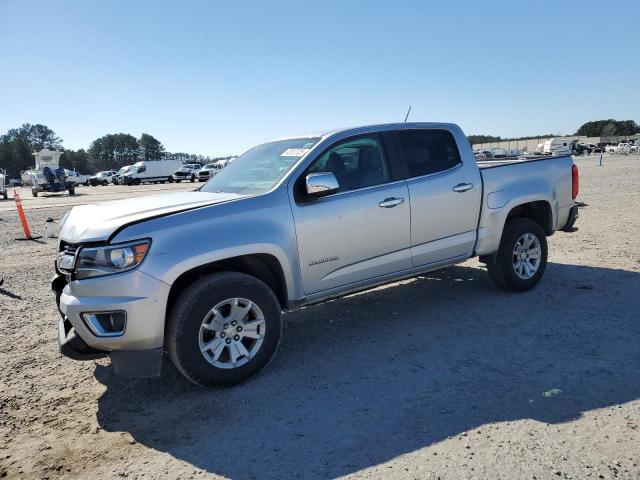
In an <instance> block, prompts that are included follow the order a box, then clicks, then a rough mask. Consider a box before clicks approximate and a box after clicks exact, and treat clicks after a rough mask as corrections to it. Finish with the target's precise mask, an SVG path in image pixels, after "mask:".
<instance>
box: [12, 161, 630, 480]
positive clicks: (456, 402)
mask: <svg viewBox="0 0 640 480" xmlns="http://www.w3.org/2000/svg"><path fill="white" fill-rule="evenodd" d="M577 163H578V165H579V166H580V169H581V170H580V173H581V193H580V196H579V200H580V201H582V202H584V203H585V204H586V205H585V206H584V207H583V208H581V210H580V219H579V223H578V226H579V227H580V228H579V230H578V231H577V232H575V233H573V234H565V233H557V234H555V235H554V236H552V237H551V238H550V239H549V243H550V247H549V249H550V257H549V262H550V263H549V265H548V269H547V272H546V274H545V276H544V279H543V280H542V282H541V284H540V285H539V286H538V287H537V288H535V289H534V290H532V291H530V292H527V293H524V294H507V293H505V292H502V291H500V290H498V289H497V288H495V287H494V286H493V285H492V284H491V283H490V281H489V280H488V278H487V275H486V272H485V271H484V269H483V268H481V266H480V264H478V263H477V262H476V261H468V262H466V263H464V264H461V265H459V266H456V267H454V268H450V269H447V270H442V271H439V272H435V273H432V274H429V275H425V276H423V277H419V278H416V279H413V280H408V281H403V282H399V283H395V284H392V285H389V286H386V287H381V288H378V289H375V290H374V291H368V292H364V293H360V294H357V295H352V296H350V297H348V298H344V299H340V300H335V301H332V302H329V303H325V304H323V305H317V306H313V307H308V308H304V309H301V310H299V311H296V312H292V313H288V314H286V315H285V332H284V337H283V341H282V344H281V348H280V352H279V354H278V356H277V357H276V359H275V360H274V362H272V363H271V365H270V366H269V367H268V368H267V369H266V370H265V371H264V372H263V373H262V374H261V375H259V376H257V377H256V378H255V379H253V380H251V381H249V382H247V383H245V384H243V385H240V386H237V387H234V388H230V389H224V390H202V389H199V388H196V387H193V386H191V385H190V384H188V383H187V382H186V381H185V380H183V379H182V378H181V377H180V376H179V375H178V374H177V373H176V372H175V370H174V369H173V367H172V366H171V365H170V364H168V363H166V364H165V365H164V368H163V375H162V377H160V378H157V379H151V380H132V379H127V378H123V377H120V376H118V375H117V374H115V373H114V372H113V370H112V369H111V367H110V366H109V362H108V361H102V360H101V361H98V362H83V363H80V362H73V361H71V360H68V359H65V358H61V357H60V356H59V354H58V350H57V338H56V335H57V333H56V324H57V317H58V314H57V312H56V309H55V306H54V301H53V296H52V294H51V292H50V291H49V286H48V280H49V279H50V276H51V275H52V273H53V272H52V263H53V259H54V251H55V243H54V241H53V240H52V239H43V240H41V241H39V242H25V241H16V240H15V238H17V237H19V236H21V231H20V229H19V223H18V220H17V215H16V212H15V211H14V210H13V209H12V207H11V206H9V205H7V202H5V203H2V202H0V251H1V254H0V255H1V259H2V261H1V264H0V270H2V271H3V272H4V276H5V284H4V285H3V286H2V287H0V336H1V337H0V366H1V367H2V368H1V369H0V476H2V477H8V478H51V479H53V478H77V477H82V478H119V477H130V478H160V477H167V478H180V479H188V478H220V477H230V478H240V479H250V478H327V477H339V476H346V477H353V478H382V477H385V478H401V479H404V478H406V479H415V478H420V479H431V478H433V479H436V478H441V479H448V478H451V479H459V478H467V479H474V478H492V479H498V478H502V479H512V478H528V479H534V478H537V479H545V478H551V479H556V478H574V479H582V478H594V479H599V478H606V479H610V478H626V479H638V478H640V323H639V319H640V313H639V312H640V243H639V242H638V241H637V238H636V237H637V232H638V231H639V230H640V213H639V212H640V195H639V194H638V192H637V187H638V185H640V157H639V156H628V157H620V158H605V166H603V167H599V166H597V159H595V158H586V159H579V160H577ZM106 188H107V189H111V190H109V191H107V190H106V189H105V190H104V191H102V192H101V191H100V190H98V189H95V190H96V191H95V194H94V193H89V192H90V190H88V191H84V192H85V193H86V195H85V196H83V195H80V196H78V197H76V198H75V199H68V198H65V197H55V198H54V197H50V198H49V199H46V200H45V199H43V200H37V199H33V201H28V202H26V203H27V207H28V210H27V217H28V219H29V221H30V223H31V225H32V229H33V230H34V231H35V232H36V233H43V231H44V220H45V219H46V218H47V217H49V216H51V217H54V218H60V217H62V215H63V214H64V212H65V210H66V208H68V207H64V206H62V205H63V204H65V203H68V202H69V201H74V202H77V201H79V200H82V202H84V201H96V197H97V196H98V194H100V199H106V198H114V197H115V196H118V195H134V194H136V195H137V194H144V193H145V191H146V192H150V191H151V190H157V189H174V188H185V189H187V188H191V187H190V186H188V185H184V184H183V185H182V186H180V187H178V186H176V185H166V186H148V187H140V188H139V189H136V190H135V191H134V190H129V191H126V190H123V189H124V188H125V187H106ZM145 188H146V189H147V190H145ZM79 190H80V192H81V193H82V192H83V191H82V190H81V189H79ZM110 192H113V194H111V193H110ZM125 192H126V193H125ZM154 193H155V192H154ZM83 197H84V198H83ZM35 200H37V202H36V201H35ZM45 202H49V203H45ZM43 205H44V207H46V208H40V207H42V206H43ZM54 205H57V206H54Z"/></svg>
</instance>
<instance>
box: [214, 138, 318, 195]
mask: <svg viewBox="0 0 640 480" xmlns="http://www.w3.org/2000/svg"><path fill="white" fill-rule="evenodd" d="M319 140H320V139H319V138H291V139H287V140H277V141H275V142H269V143H263V144H262V145H258V146H257V147H254V148H252V149H251V150H249V151H248V152H246V153H244V154H243V155H241V156H239V157H238V158H237V159H236V160H235V161H234V162H233V163H230V164H229V165H227V166H226V167H225V168H224V169H222V170H220V173H218V174H217V175H216V176H215V177H213V178H212V179H211V180H209V181H208V182H207V183H206V184H205V185H204V187H202V191H203V192H224V193H262V192H266V191H267V190H269V189H271V188H272V187H273V186H274V185H275V184H276V182H277V181H278V180H280V179H281V178H282V177H283V176H284V175H285V174H286V173H287V172H288V171H289V170H290V169H291V167H293V166H294V165H295V164H296V162H297V161H298V160H299V159H300V157H302V156H303V155H304V154H306V153H307V152H308V151H309V150H310V149H311V148H312V147H313V146H314V145H315V144H316V143H318V141H319Z"/></svg>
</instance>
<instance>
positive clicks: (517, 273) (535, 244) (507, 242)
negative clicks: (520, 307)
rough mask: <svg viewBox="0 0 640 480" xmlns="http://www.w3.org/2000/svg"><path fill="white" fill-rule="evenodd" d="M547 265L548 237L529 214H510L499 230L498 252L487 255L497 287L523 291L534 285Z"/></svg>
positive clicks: (492, 277) (488, 266) (488, 264)
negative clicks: (516, 215) (527, 216)
mask: <svg viewBox="0 0 640 480" xmlns="http://www.w3.org/2000/svg"><path fill="white" fill-rule="evenodd" d="M546 266H547V237H546V235H545V233H544V230H543V229H542V227H541V226H540V225H538V224H537V223H536V222H534V221H533V220H531V219H529V218H519V217H518V218H513V219H511V220H509V221H508V222H507V224H506V225H505V227H504V231H503V232H502V240H501V241H500V247H499V248H498V252H497V253H495V254H494V255H491V256H490V257H488V258H487V270H488V272H489V277H490V278H491V280H493V282H494V283H495V284H496V285H498V286H499V287H500V288H503V289H504V290H507V291H510V292H525V291H527V290H530V289H531V288H533V287H535V286H536V285H537V283H538V282H539V281H540V279H541V278H542V275H543V274H544V270H545V268H546Z"/></svg>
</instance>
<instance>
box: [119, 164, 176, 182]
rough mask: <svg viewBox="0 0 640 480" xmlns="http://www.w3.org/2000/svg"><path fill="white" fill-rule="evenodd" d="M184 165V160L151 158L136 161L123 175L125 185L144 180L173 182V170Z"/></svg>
mask: <svg viewBox="0 0 640 480" xmlns="http://www.w3.org/2000/svg"><path fill="white" fill-rule="evenodd" d="M181 166H182V160H150V161H146V162H144V161H143V162H137V163H134V164H133V165H132V166H131V167H130V168H129V171H128V172H127V173H125V174H124V175H123V176H122V180H123V181H124V183H125V185H139V184H141V183H143V182H161V183H164V182H172V181H173V172H175V171H176V170H177V169H179V168H180V167H181Z"/></svg>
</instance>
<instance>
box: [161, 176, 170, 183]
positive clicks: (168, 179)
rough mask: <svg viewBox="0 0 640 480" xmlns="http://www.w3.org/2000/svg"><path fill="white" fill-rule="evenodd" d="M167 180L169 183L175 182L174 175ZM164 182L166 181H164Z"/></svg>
mask: <svg viewBox="0 0 640 480" xmlns="http://www.w3.org/2000/svg"><path fill="white" fill-rule="evenodd" d="M167 181H168V182H169V183H173V175H172V176H170V177H169V178H167ZM162 183H164V182H162Z"/></svg>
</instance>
